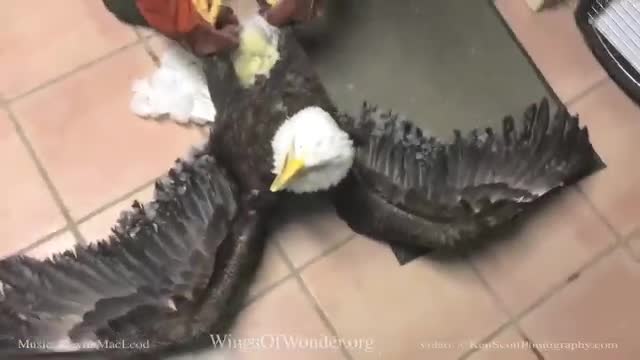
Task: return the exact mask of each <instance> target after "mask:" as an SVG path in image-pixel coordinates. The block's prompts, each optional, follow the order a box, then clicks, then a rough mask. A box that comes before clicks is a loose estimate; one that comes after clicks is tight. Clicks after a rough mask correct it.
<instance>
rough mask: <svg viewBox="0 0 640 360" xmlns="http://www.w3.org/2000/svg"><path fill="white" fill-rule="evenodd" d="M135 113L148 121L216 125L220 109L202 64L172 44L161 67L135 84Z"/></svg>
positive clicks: (163, 57) (164, 55) (132, 101)
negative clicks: (209, 86) (165, 118)
mask: <svg viewBox="0 0 640 360" xmlns="http://www.w3.org/2000/svg"><path fill="white" fill-rule="evenodd" d="M131 110H132V111H133V112H134V113H135V114H136V115H138V116H141V117H144V118H151V119H158V118H161V117H169V118H170V119H172V120H174V121H177V122H179V123H187V122H189V121H192V122H195V123H198V124H205V123H208V122H213V121H214V120H215V116H216V108H215V106H214V105H213V102H212V101H211V96H210V95H209V88H208V87H207V81H206V78H205V76H204V71H203V68H202V63H201V61H200V60H199V59H198V58H197V57H195V56H193V55H192V54H190V53H189V52H188V51H186V50H184V49H183V48H182V47H181V46H180V45H178V44H177V43H172V44H171V45H170V46H169V48H168V49H167V51H166V52H165V53H164V54H163V56H162V59H161V62H160V67H159V68H158V69H157V70H156V71H154V73H153V74H151V76H150V77H148V78H146V79H140V80H136V81H135V82H134V83H133V98H132V100H131Z"/></svg>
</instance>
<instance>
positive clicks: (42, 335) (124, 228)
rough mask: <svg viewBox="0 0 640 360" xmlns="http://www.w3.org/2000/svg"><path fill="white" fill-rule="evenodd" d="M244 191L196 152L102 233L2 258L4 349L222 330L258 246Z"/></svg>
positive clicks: (158, 343)
mask: <svg viewBox="0 0 640 360" xmlns="http://www.w3.org/2000/svg"><path fill="white" fill-rule="evenodd" d="M242 199H243V198H242V197H240V194H239V193H238V190H237V189H236V186H235V185H234V183H232V182H231V181H230V180H229V178H228V176H227V174H226V172H225V171H224V170H223V169H222V168H221V167H220V166H219V165H218V164H217V163H216V161H215V160H214V158H213V157H211V156H209V155H208V154H207V153H206V152H199V153H196V154H195V155H194V156H193V159H192V160H187V161H178V162H177V163H176V166H175V167H174V168H173V169H172V170H170V171H169V174H168V176H166V177H165V178H164V179H161V180H159V181H158V182H157V183H156V192H155V199H154V200H153V201H152V202H150V203H149V204H147V205H144V206H143V205H141V204H139V203H134V205H133V209H131V210H130V211H128V212H124V213H123V214H122V215H121V218H120V220H119V221H118V223H117V224H116V226H115V228H114V229H113V233H112V235H111V236H110V237H109V238H108V239H106V240H103V241H101V242H98V243H96V244H93V245H90V246H88V247H81V246H77V247H76V248H75V249H74V250H75V251H71V250H69V251H66V252H64V253H62V254H57V255H54V256H53V257H52V258H51V259H48V260H45V261H39V260H36V259H33V258H29V257H24V256H16V257H11V258H7V259H4V260H1V261H0V351H1V352H2V353H4V354H5V355H6V354H10V353H15V354H16V355H19V354H23V355H24V353H25V352H29V351H54V350H58V351H68V350H78V349H81V348H82V349H83V350H87V348H91V347H92V346H97V347H98V349H97V350H106V349H107V348H108V347H109V346H108V343H107V342H106V341H107V340H108V341H111V342H112V344H114V343H115V344H117V343H118V342H126V343H130V344H131V346H142V350H146V348H151V350H153V349H155V348H163V347H165V346H168V345H174V346H175V345H177V344H182V343H186V342H190V341H192V340H193V338H194V337H196V338H197V337H198V336H204V335H206V334H207V333H209V332H210V331H225V328H226V326H227V325H228V324H227V323H228V322H229V320H230V319H231V318H232V317H233V314H234V311H235V309H234V307H239V305H240V304H241V300H240V298H239V297H240V296H241V294H242V293H243V291H244V290H245V289H244V287H245V286H246V285H247V284H248V283H250V279H247V277H250V276H252V274H253V273H254V270H255V266H256V262H257V261H258V259H259V258H260V254H261V253H262V246H263V239H262V237H261V236H259V234H261V232H259V231H258V226H259V225H258V218H257V215H256V213H255V212H254V211H248V210H247V209H244V208H243V207H244V206H243V205H242V204H243V201H242ZM136 343H137V344H143V345H135V344H136ZM29 344H31V345H29ZM78 344H83V345H82V347H80V346H79V345H78ZM105 344H107V345H106V346H105ZM145 344H146V345H145ZM145 347H146V348H145ZM140 350H141V349H134V351H137V352H140ZM5 355H2V356H1V357H2V358H5ZM8 356H10V355H8ZM10 358H13V357H10Z"/></svg>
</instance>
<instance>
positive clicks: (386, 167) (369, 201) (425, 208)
mask: <svg viewBox="0 0 640 360" xmlns="http://www.w3.org/2000/svg"><path fill="white" fill-rule="evenodd" d="M339 122H340V124H341V126H342V127H343V128H344V129H345V130H347V131H348V132H349V133H350V134H351V135H352V136H353V138H354V140H355V142H356V144H357V147H358V148H357V155H356V160H355V164H354V167H353V171H352V173H351V175H350V177H349V178H348V179H347V180H346V181H345V182H343V183H342V184H341V185H340V186H339V187H338V189H337V190H336V191H335V193H334V195H335V204H336V207H337V210H338V213H339V215H340V216H341V217H342V218H343V219H344V220H345V221H346V222H347V223H349V224H350V226H351V227H352V228H353V229H354V230H355V231H356V232H359V233H362V234H365V235H368V236H371V237H373V238H377V239H380V240H385V241H388V242H392V243H393V242H396V243H402V244H405V245H409V246H412V247H418V248H423V249H431V250H434V249H436V250H439V249H449V250H451V249H455V250H458V249H461V248H468V247H473V246H475V245H478V243H479V241H480V240H479V238H478V237H479V235H481V234H482V233H483V232H485V231H486V230H488V229H490V228H493V227H495V226H497V225H500V224H503V223H505V222H507V221H508V220H510V219H512V218H513V217H515V216H516V215H517V214H519V213H520V212H521V211H522V210H523V209H524V208H525V207H526V206H527V205H528V204H531V203H533V202H535V201H536V200H537V199H539V198H540V197H542V196H544V195H545V194H547V193H549V192H550V191H552V190H554V189H556V188H559V187H562V186H565V185H568V184H571V183H572V182H574V181H576V180H578V179H580V178H581V177H583V176H586V175H588V174H590V173H591V172H593V171H594V170H595V169H596V168H597V166H598V165H599V164H600V161H599V158H598V156H597V154H596V153H595V152H594V150H593V148H592V146H591V143H590V142H589V135H588V132H587V129H586V128H581V127H580V126H579V124H578V119H577V117H574V116H571V115H569V113H568V112H567V110H566V109H564V108H561V109H559V110H558V111H557V112H556V114H555V116H553V117H551V115H550V110H549V104H548V102H547V100H546V99H545V100H543V101H542V102H541V103H540V104H539V105H532V106H530V107H529V108H528V109H527V111H526V112H525V114H524V116H523V126H522V129H520V130H519V129H517V128H516V124H515V121H514V119H513V118H512V117H506V118H505V119H504V121H503V129H502V131H501V133H496V132H494V130H492V129H490V128H488V129H486V130H484V131H472V132H471V133H470V134H469V135H467V136H463V135H462V134H461V133H460V132H457V131H456V132H455V134H454V138H453V140H452V141H451V142H448V143H445V142H442V141H440V140H438V139H435V138H433V137H428V136H425V135H424V134H423V133H422V131H421V130H420V129H419V128H418V127H416V126H415V125H413V124H412V123H410V122H409V121H407V120H404V119H401V118H399V117H398V116H397V115H394V114H392V113H390V112H383V111H380V110H378V109H377V108H376V107H373V106H369V105H367V104H365V106H364V108H363V111H362V113H361V115H360V116H359V117H351V116H348V115H342V116H340V117H339Z"/></svg>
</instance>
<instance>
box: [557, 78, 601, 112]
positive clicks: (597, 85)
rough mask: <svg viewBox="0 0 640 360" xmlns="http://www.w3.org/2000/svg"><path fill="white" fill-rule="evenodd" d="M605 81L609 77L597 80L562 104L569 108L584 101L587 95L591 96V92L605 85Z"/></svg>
mask: <svg viewBox="0 0 640 360" xmlns="http://www.w3.org/2000/svg"><path fill="white" fill-rule="evenodd" d="M607 80H609V76H607V75H606V74H605V75H604V77H603V78H601V79H598V80H597V81H595V82H594V83H593V84H591V85H589V86H588V87H587V88H586V89H584V90H582V91H580V92H579V93H577V94H575V95H573V96H572V97H570V98H569V99H567V101H565V102H564V103H565V104H566V106H571V105H573V104H575V103H577V102H578V101H580V100H582V99H584V98H585V97H587V96H588V95H589V94H591V93H592V92H594V91H596V90H597V89H598V88H600V87H601V86H603V85H604V84H606V83H607Z"/></svg>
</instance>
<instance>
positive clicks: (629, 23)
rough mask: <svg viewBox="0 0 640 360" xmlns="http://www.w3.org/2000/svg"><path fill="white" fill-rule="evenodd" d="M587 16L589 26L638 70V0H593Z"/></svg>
mask: <svg viewBox="0 0 640 360" xmlns="http://www.w3.org/2000/svg"><path fill="white" fill-rule="evenodd" d="M588 16H589V22H590V24H591V26H593V27H594V28H595V29H596V30H597V31H598V32H599V33H600V34H601V35H602V36H603V37H605V38H606V39H607V40H608V41H609V43H611V44H612V45H613V46H614V47H615V49H616V50H617V52H618V53H619V54H620V55H622V56H623V57H624V58H625V60H626V61H627V62H628V63H629V64H630V65H631V66H633V68H634V69H635V70H636V71H637V72H640V0H595V1H593V2H592V4H591V9H590V11H589V13H588ZM627 75H629V77H630V78H631V79H632V80H633V81H634V82H635V83H636V84H637V85H639V86H640V83H639V82H638V81H639V80H637V79H634V78H633V76H630V74H627Z"/></svg>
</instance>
